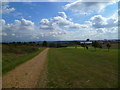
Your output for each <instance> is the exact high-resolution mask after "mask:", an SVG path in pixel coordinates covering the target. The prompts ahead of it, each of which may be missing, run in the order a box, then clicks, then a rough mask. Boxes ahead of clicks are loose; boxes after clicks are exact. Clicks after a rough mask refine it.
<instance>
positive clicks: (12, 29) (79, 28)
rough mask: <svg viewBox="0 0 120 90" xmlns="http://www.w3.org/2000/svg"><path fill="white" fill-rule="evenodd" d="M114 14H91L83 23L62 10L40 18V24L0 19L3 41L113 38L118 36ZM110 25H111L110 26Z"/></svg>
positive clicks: (24, 20)
mask: <svg viewBox="0 0 120 90" xmlns="http://www.w3.org/2000/svg"><path fill="white" fill-rule="evenodd" d="M116 24H117V18H116V15H115V14H114V15H112V16H111V17H108V18H106V17H103V16H101V15H97V16H93V17H91V18H90V19H89V20H88V21H86V22H85V23H83V24H79V23H74V22H72V21H71V20H70V19H69V18H67V15H66V14H65V13H64V12H62V13H58V16H56V17H53V18H50V19H46V18H44V19H42V20H41V21H40V26H39V27H38V26H36V25H35V24H34V22H32V21H30V20H26V19H21V20H15V21H14V22H13V23H12V24H7V23H6V22H5V20H3V19H2V20H0V27H1V26H2V34H0V35H2V37H3V41H40V40H75V39H77V40H80V39H87V38H90V39H109V38H111V39H114V38H117V36H118V27H117V26H116ZM111 25H112V26H111Z"/></svg>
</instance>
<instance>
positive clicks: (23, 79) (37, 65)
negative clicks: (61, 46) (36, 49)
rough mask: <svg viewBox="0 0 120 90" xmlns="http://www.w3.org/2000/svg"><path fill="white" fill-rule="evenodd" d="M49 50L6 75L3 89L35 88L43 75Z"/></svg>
mask: <svg viewBox="0 0 120 90" xmlns="http://www.w3.org/2000/svg"><path fill="white" fill-rule="evenodd" d="M48 50H49V48H47V49H45V50H44V51H43V52H41V53H40V54H39V55H38V56H36V57H34V58H33V59H31V60H29V61H27V62H25V63H24V64H21V65H20V66H18V67H16V68H15V69H14V70H12V71H10V72H8V73H7V74H5V75H4V76H3V78H2V80H3V81H2V87H3V88H35V86H36V84H37V80H38V79H39V76H40V75H42V74H41V73H42V72H41V71H42V70H43V67H44V64H45V61H46V55H47V53H48Z"/></svg>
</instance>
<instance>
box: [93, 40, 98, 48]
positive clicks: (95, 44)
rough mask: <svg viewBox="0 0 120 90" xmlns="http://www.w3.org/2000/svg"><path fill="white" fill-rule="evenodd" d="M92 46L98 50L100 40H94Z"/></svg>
mask: <svg viewBox="0 0 120 90" xmlns="http://www.w3.org/2000/svg"><path fill="white" fill-rule="evenodd" d="M92 46H93V47H94V48H95V50H96V48H97V47H99V42H98V41H93V42H92Z"/></svg>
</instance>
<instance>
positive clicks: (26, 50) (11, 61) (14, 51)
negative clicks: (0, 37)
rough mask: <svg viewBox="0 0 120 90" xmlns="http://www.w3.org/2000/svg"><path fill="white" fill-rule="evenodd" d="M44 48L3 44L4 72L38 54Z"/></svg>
mask: <svg viewBox="0 0 120 90" xmlns="http://www.w3.org/2000/svg"><path fill="white" fill-rule="evenodd" d="M43 50H44V48H40V47H32V46H9V45H3V46H2V74H5V73H6V72H8V71H10V70H12V69H14V68H15V67H16V66H18V65H20V64H22V63H24V62H26V61H28V60H30V59H31V58H33V57H35V56H36V55H38V54H39V53H40V52H41V51H43Z"/></svg>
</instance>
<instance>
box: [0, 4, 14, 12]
mask: <svg viewBox="0 0 120 90" xmlns="http://www.w3.org/2000/svg"><path fill="white" fill-rule="evenodd" d="M0 5H1V7H0V14H8V13H11V12H13V11H15V8H12V7H10V6H9V3H5V2H4V3H3V2H2V3H0Z"/></svg>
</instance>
